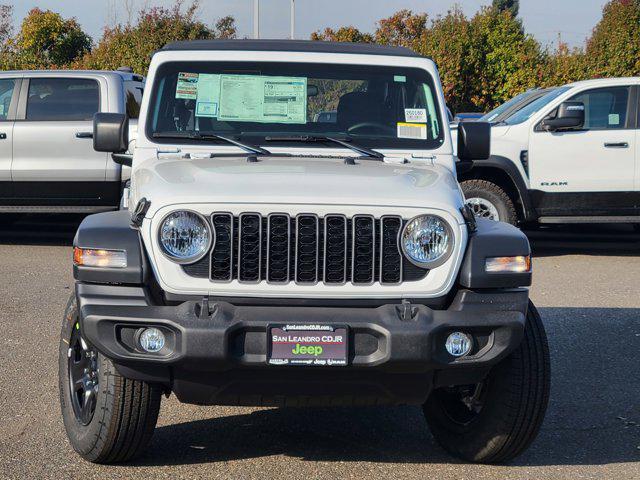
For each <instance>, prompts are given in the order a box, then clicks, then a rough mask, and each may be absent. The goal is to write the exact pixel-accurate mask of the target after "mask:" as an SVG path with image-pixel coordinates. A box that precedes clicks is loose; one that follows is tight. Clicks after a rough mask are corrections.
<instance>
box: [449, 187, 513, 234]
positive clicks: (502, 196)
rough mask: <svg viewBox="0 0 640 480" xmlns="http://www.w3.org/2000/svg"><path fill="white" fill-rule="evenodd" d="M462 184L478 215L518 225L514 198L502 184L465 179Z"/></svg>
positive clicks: (470, 203) (468, 200)
mask: <svg viewBox="0 0 640 480" xmlns="http://www.w3.org/2000/svg"><path fill="white" fill-rule="evenodd" d="M460 186H461V187H462V191H463V192H464V196H465V199H466V202H467V205H469V206H470V207H471V210H473V213H474V215H475V216H476V217H482V218H488V219H490V220H496V221H500V222H506V223H510V224H511V225H517V223H518V215H517V213H516V207H515V205H514V204H513V200H511V197H509V195H508V194H507V192H505V191H504V190H503V189H502V188H501V187H500V186H498V185H496V184H495V183H493V182H489V181H487V180H465V181H463V182H462V183H461V184H460Z"/></svg>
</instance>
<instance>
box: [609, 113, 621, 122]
mask: <svg viewBox="0 0 640 480" xmlns="http://www.w3.org/2000/svg"><path fill="white" fill-rule="evenodd" d="M609 125H620V114H619V113H610V114H609Z"/></svg>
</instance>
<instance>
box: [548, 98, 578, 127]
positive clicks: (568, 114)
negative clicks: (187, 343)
mask: <svg viewBox="0 0 640 480" xmlns="http://www.w3.org/2000/svg"><path fill="white" fill-rule="evenodd" d="M583 126H584V104H583V103H582V102H562V103H561V104H560V106H559V107H558V111H557V113H556V115H555V116H554V117H547V118H545V119H544V120H542V122H540V128H541V129H542V130H546V131H547V132H555V131H557V130H575V129H580V128H582V127H583Z"/></svg>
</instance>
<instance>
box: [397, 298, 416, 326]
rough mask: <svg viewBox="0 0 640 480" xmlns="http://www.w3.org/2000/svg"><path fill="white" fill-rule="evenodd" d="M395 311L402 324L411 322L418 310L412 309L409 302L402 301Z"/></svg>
mask: <svg viewBox="0 0 640 480" xmlns="http://www.w3.org/2000/svg"><path fill="white" fill-rule="evenodd" d="M396 311H397V312H398V317H400V320H402V321H403V322H408V321H409V320H412V319H413V318H414V317H415V316H416V315H417V313H418V309H417V308H415V307H413V306H412V305H411V302H410V301H409V300H402V303H401V304H400V305H399V306H397V307H396Z"/></svg>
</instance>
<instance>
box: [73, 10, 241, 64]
mask: <svg viewBox="0 0 640 480" xmlns="http://www.w3.org/2000/svg"><path fill="white" fill-rule="evenodd" d="M197 11H198V3H197V2H193V3H191V4H190V5H188V6H187V7H186V8H184V9H183V2H177V3H176V4H175V5H174V6H173V7H171V8H163V7H152V8H148V9H143V10H142V11H141V12H140V14H139V16H138V20H137V22H136V23H135V24H124V25H123V24H119V25H116V26H115V27H112V28H105V30H104V32H103V35H102V38H101V39H100V42H99V43H98V45H97V46H96V48H94V50H93V51H92V52H91V53H90V54H89V55H87V56H86V57H85V58H84V59H83V60H82V62H81V64H82V66H84V67H85V68H92V69H93V68H102V69H115V68H118V67H121V66H123V65H127V66H131V67H133V69H134V71H135V72H138V73H141V74H146V72H147V69H148V68H149V61H150V59H151V55H152V54H153V52H155V51H156V50H159V49H161V48H162V47H163V46H164V45H166V44H167V43H169V42H173V41H178V40H202V39H209V38H217V37H222V38H232V37H235V35H236V27H235V22H234V20H233V18H232V17H224V18H221V19H220V20H218V21H217V23H216V24H215V26H214V27H213V28H210V27H208V26H207V25H206V24H205V23H203V22H202V21H200V20H198V18H197Z"/></svg>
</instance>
